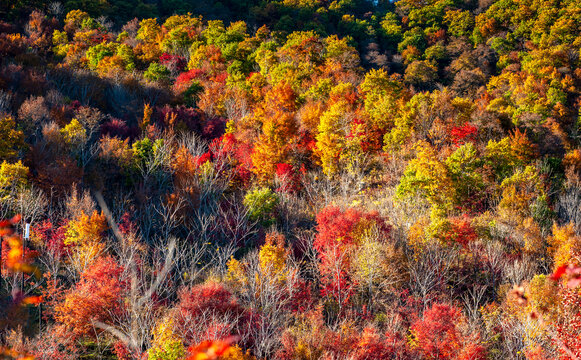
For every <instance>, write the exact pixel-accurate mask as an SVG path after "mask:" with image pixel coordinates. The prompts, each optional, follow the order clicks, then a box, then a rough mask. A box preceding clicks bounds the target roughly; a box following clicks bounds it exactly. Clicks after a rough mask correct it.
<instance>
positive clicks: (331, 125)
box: [316, 100, 349, 176]
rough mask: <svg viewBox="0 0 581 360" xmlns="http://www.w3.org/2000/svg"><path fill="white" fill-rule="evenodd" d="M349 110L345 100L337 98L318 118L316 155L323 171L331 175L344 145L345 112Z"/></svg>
mask: <svg viewBox="0 0 581 360" xmlns="http://www.w3.org/2000/svg"><path fill="white" fill-rule="evenodd" d="M348 111H349V104H348V103H347V101H346V100H339V101H338V102H336V103H334V104H332V105H331V106H330V107H329V109H327V111H325V112H324V113H323V114H322V115H321V118H320V122H319V126H318V128H317V130H318V134H317V136H316V140H317V148H316V155H317V156H318V157H319V158H320V160H321V166H322V168H323V172H324V173H325V175H327V176H331V175H333V174H334V173H336V172H337V170H338V166H339V164H338V161H339V157H340V155H341V152H342V149H343V147H344V145H345V132H344V131H343V128H344V126H345V125H346V122H347V119H346V114H347V113H348Z"/></svg>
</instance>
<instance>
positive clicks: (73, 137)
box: [60, 119, 88, 148]
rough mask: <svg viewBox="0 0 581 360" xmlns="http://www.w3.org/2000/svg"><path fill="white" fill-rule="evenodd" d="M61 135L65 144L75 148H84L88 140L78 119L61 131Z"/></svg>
mask: <svg viewBox="0 0 581 360" xmlns="http://www.w3.org/2000/svg"><path fill="white" fill-rule="evenodd" d="M60 133H61V135H62V136H63V139H64V141H65V143H66V144H67V145H70V146H72V147H73V148H78V147H82V146H84V145H85V143H86V142H87V140H88V138H87V132H86V130H85V128H83V125H81V123H80V122H79V120H77V119H72V120H71V122H70V123H69V124H68V125H66V126H65V127H64V128H62V129H61V130H60Z"/></svg>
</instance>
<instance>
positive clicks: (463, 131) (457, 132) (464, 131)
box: [450, 123, 478, 146]
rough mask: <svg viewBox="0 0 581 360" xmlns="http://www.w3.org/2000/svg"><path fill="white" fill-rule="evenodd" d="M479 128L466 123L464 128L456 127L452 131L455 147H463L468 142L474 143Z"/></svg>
mask: <svg viewBox="0 0 581 360" xmlns="http://www.w3.org/2000/svg"><path fill="white" fill-rule="evenodd" d="M477 132H478V128H477V127H476V126H474V125H472V124H470V123H464V125H462V126H454V127H453V128H452V130H451V131H450V135H451V136H452V142H453V143H454V144H455V145H458V146H459V145H463V144H464V143H466V142H468V141H473V140H474V138H475V135H476V133H477Z"/></svg>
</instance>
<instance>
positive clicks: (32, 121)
mask: <svg viewBox="0 0 581 360" xmlns="http://www.w3.org/2000/svg"><path fill="white" fill-rule="evenodd" d="M18 118H19V119H20V121H21V122H22V124H23V125H24V127H25V129H26V130H27V131H28V132H31V131H34V130H35V129H37V128H38V127H39V125H40V124H41V123H42V122H43V121H45V120H47V119H48V118H49V111H48V108H47V107H46V104H45V101H44V98H43V97H42V96H37V97H29V98H28V99H26V100H25V101H24V102H23V103H22V105H21V106H20V109H19V110H18Z"/></svg>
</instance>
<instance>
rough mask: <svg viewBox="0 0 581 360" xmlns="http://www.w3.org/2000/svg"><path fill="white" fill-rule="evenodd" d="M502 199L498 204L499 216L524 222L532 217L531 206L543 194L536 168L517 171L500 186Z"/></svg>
mask: <svg viewBox="0 0 581 360" xmlns="http://www.w3.org/2000/svg"><path fill="white" fill-rule="evenodd" d="M500 189H501V190H502V199H501V200H500V203H499V204H498V209H499V214H500V216H501V217H502V218H504V219H506V220H508V221H517V222H522V220H523V219H525V218H527V217H529V216H530V215H531V209H530V207H531V205H532V203H533V201H534V199H536V198H537V197H538V196H540V195H542V194H543V191H542V188H541V187H540V183H539V177H538V174H537V172H536V169H535V167H533V166H527V167H526V168H525V169H524V170H520V169H519V170H517V171H516V172H515V173H514V174H513V175H512V176H511V177H509V178H507V179H504V180H503V181H502V184H501V185H500Z"/></svg>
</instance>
